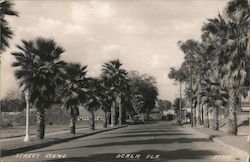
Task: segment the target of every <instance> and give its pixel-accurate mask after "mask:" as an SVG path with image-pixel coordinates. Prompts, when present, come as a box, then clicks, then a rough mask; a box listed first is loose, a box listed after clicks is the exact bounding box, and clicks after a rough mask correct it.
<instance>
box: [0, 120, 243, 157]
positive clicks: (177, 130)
mask: <svg viewBox="0 0 250 162" xmlns="http://www.w3.org/2000/svg"><path fill="white" fill-rule="evenodd" d="M51 154H53V155H54V157H51V156H52V155H51ZM28 155H30V156H31V155H33V158H31V157H30V158H24V157H23V155H21V154H19V155H16V156H11V157H5V158H3V159H2V162H7V161H35V160H39V161H41V160H45V161H51V162H57V161H67V162H78V161H79V162H111V161H115V162H116V161H118V162H119V161H122V162H124V161H134V162H141V161H152V162H165V161H167V162H170V161H171V162H172V161H179V162H205V161H206V162H213V161H214V162H218V161H220V162H243V161H245V157H244V156H243V155H241V154H239V153H237V152H235V151H234V150H230V149H228V148H225V147H224V146H221V145H219V144H217V143H215V142H212V141H210V140H208V139H206V138H205V137H204V136H202V135H201V134H198V133H197V132H194V131H193V130H191V129H190V128H183V127H179V126H174V125H171V124H170V123H167V122H160V123H152V124H144V125H133V126H128V127H126V128H122V129H118V130H113V131H109V132H104V133H100V134H96V135H92V136H89V137H85V138H81V139H77V140H73V141H70V142H66V143H62V144H57V145H53V146H50V147H46V148H43V149H38V150H33V151H30V152H28V153H26V154H25V156H26V157H27V156H28ZM17 156H19V157H17ZM63 156H65V157H64V158H63V159H60V157H61V158H62V157H63Z"/></svg>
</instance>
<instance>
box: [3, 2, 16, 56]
mask: <svg viewBox="0 0 250 162" xmlns="http://www.w3.org/2000/svg"><path fill="white" fill-rule="evenodd" d="M13 5H14V4H13V3H12V2H10V1H9V0H5V1H3V2H0V31H1V32H0V33H1V45H0V54H2V52H3V51H5V49H6V48H7V47H9V39H11V38H12V35H13V31H12V30H11V28H10V26H9V23H8V21H7V20H6V19H5V16H18V13H17V12H16V11H15V10H13Z"/></svg>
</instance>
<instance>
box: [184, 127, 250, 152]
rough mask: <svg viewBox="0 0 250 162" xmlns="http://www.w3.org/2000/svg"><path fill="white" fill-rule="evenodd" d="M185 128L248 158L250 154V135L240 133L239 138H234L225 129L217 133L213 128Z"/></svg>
mask: <svg viewBox="0 0 250 162" xmlns="http://www.w3.org/2000/svg"><path fill="white" fill-rule="evenodd" d="M185 127H189V128H191V129H194V130H195V131H197V132H199V133H201V134H204V135H205V136H207V137H208V138H209V139H211V140H213V141H215V142H217V143H219V144H221V145H224V146H225V147H228V148H229V149H233V150H235V151H237V152H239V153H241V154H244V155H246V156H248V152H249V142H247V138H248V134H246V133H244V132H239V133H238V135H237V136H234V135H227V133H226V130H225V129H221V130H219V131H215V130H213V129H212V128H204V127H191V126H190V125H185Z"/></svg>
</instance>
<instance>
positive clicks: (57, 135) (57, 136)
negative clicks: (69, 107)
mask: <svg viewBox="0 0 250 162" xmlns="http://www.w3.org/2000/svg"><path fill="white" fill-rule="evenodd" d="M126 126H127V125H122V126H116V127H108V128H101V127H96V130H94V131H93V130H90V129H88V128H81V129H77V130H76V134H74V135H73V134H70V133H69V130H67V131H59V132H53V133H48V134H45V138H44V139H43V140H39V139H37V138H36V137H35V135H32V136H31V141H30V142H23V137H15V138H7V139H4V140H3V139H1V142H0V148H1V150H0V151H1V152H0V157H3V156H9V155H14V154H16V153H21V152H26V151H29V150H33V149H38V148H42V147H47V146H50V145H53V144H58V143H62V142H67V141H70V140H74V139H77V138H82V137H86V136H89V135H93V134H97V133H101V132H105V131H109V130H114V129H118V128H123V127H126Z"/></svg>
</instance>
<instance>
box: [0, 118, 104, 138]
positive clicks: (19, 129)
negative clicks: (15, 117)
mask: <svg viewBox="0 0 250 162" xmlns="http://www.w3.org/2000/svg"><path fill="white" fill-rule="evenodd" d="M96 125H97V126H99V125H101V122H97V123H96ZM88 127H89V123H88V121H84V122H83V121H81V122H80V123H77V124H76V128H88ZM63 130H69V125H46V129H45V132H46V133H50V132H57V131H63ZM0 131H1V133H0V138H6V137H15V136H22V135H24V134H25V126H14V127H9V128H0ZM30 133H31V134H36V126H30Z"/></svg>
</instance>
